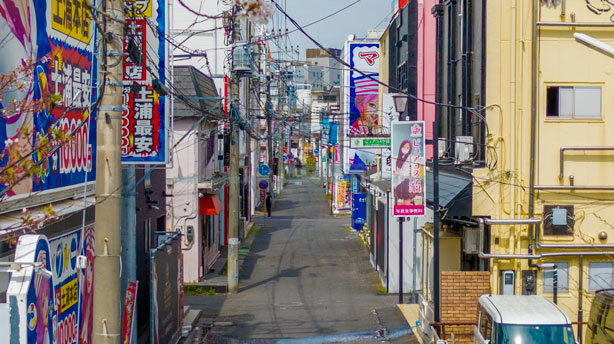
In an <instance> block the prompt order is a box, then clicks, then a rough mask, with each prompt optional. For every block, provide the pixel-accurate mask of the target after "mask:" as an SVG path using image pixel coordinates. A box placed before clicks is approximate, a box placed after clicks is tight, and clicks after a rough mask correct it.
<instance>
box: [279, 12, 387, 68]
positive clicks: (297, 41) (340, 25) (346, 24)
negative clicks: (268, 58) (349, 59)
mask: <svg viewBox="0 0 614 344" xmlns="http://www.w3.org/2000/svg"><path fill="white" fill-rule="evenodd" d="M277 1H278V3H279V4H280V5H281V6H284V4H285V5H286V12H287V13H288V14H289V15H290V17H292V18H294V20H296V21H297V22H298V23H299V24H300V25H301V26H302V25H307V24H309V23H311V22H313V21H316V20H318V19H320V18H322V17H325V16H327V15H329V14H331V13H333V12H335V11H337V10H339V9H341V8H343V7H345V6H347V5H349V4H351V3H353V2H355V1H356V0H277ZM394 1H395V0H360V1H359V2H358V3H356V4H355V5H353V6H351V7H350V8H348V9H346V10H344V11H342V12H340V13H338V14H336V15H334V16H332V17H330V18H328V19H325V20H324V21H321V22H319V23H317V24H314V25H311V26H309V27H306V28H305V31H306V32H307V33H308V34H310V35H311V36H312V37H313V38H315V39H316V40H317V41H319V42H320V43H321V44H322V45H324V46H325V47H327V48H339V49H340V48H342V47H343V42H345V40H346V39H347V36H348V35H350V34H356V36H357V37H364V36H365V34H366V32H367V30H368V29H373V28H382V29H384V28H386V26H387V25H388V21H389V20H390V15H391V12H392V3H393V2H394ZM278 13H279V12H278ZM280 19H282V17H281V15H280V14H277V15H275V16H274V17H273V21H272V24H273V25H274V27H275V29H276V30H277V29H278V28H279V27H280V26H281V28H282V30H285V25H286V22H285V21H282V22H281V23H280ZM287 27H288V30H289V31H292V30H293V29H295V27H294V25H292V23H290V22H289V21H288V23H287ZM290 45H292V46H294V47H296V45H298V46H299V48H300V50H301V53H300V58H301V59H303V58H304V57H305V49H306V48H315V47H316V46H315V45H314V44H313V43H312V42H311V41H310V40H309V39H308V38H307V37H305V36H304V35H303V34H302V33H301V32H300V31H297V32H294V33H291V34H290V35H289V41H288V46H290ZM271 49H272V50H274V51H276V50H278V49H279V48H278V47H277V46H271ZM295 57H296V55H295Z"/></svg>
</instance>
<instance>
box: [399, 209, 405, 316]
mask: <svg viewBox="0 0 614 344" xmlns="http://www.w3.org/2000/svg"><path fill="white" fill-rule="evenodd" d="M404 222H405V218H404V217H399V304H403V223H404Z"/></svg>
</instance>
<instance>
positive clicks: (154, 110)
mask: <svg viewBox="0 0 614 344" xmlns="http://www.w3.org/2000/svg"><path fill="white" fill-rule="evenodd" d="M126 4H127V5H126V6H127V10H126V35H125V38H124V52H126V54H127V55H126V59H125V60H124V89H123V114H122V144H121V149H122V163H124V164H165V163H166V162H167V160H168V148H169V147H168V137H167V134H168V133H167V128H168V114H169V104H168V103H169V102H168V100H167V99H166V95H164V93H165V91H163V85H164V84H165V83H166V77H167V73H168V68H167V66H168V58H167V56H168V46H167V44H165V38H164V37H165V34H166V27H167V25H166V24H167V23H166V20H167V19H166V15H165V13H166V2H165V0H148V1H127V2H126Z"/></svg>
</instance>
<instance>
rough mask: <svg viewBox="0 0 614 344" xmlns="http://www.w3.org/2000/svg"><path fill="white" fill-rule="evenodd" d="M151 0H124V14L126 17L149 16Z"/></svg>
mask: <svg viewBox="0 0 614 344" xmlns="http://www.w3.org/2000/svg"><path fill="white" fill-rule="evenodd" d="M151 4H152V1H151V0H126V12H125V15H126V17H128V18H151V11H152V10H151V7H152V5H151Z"/></svg>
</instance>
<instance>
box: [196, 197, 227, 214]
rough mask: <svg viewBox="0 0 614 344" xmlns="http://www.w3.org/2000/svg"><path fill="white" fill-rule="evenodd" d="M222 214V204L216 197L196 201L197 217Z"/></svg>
mask: <svg viewBox="0 0 614 344" xmlns="http://www.w3.org/2000/svg"><path fill="white" fill-rule="evenodd" d="M221 212H222V202H220V198H219V197H218V196H217V195H208V196H204V197H201V198H199V199H198V214H199V215H219V213H221Z"/></svg>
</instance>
